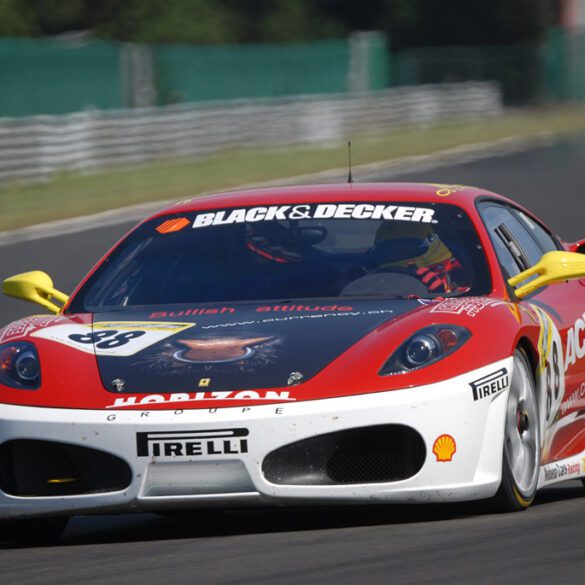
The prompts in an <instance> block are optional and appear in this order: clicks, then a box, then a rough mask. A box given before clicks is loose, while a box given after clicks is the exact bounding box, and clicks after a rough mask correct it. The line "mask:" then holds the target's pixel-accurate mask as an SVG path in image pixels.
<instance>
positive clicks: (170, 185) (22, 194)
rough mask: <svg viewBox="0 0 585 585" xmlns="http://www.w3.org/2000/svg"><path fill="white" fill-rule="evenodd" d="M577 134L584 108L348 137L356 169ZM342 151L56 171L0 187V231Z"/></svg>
mask: <svg viewBox="0 0 585 585" xmlns="http://www.w3.org/2000/svg"><path fill="white" fill-rule="evenodd" d="M583 131H585V108H562V109H560V108H559V109H547V110H529V111H521V112H515V113H508V114H506V115H504V116H502V117H500V118H496V119H489V120H476V121H457V122H455V121H454V122H449V123H442V124H438V125H436V126H431V127H400V128H389V129H388V131H387V132H385V133H382V132H381V133H378V134H375V135H373V134H370V135H364V136H354V137H353V139H352V156H353V163H354V165H356V166H357V165H360V164H365V163H372V162H377V161H385V160H391V159H394V158H397V157H403V156H411V155H420V154H430V153H433V152H437V151H440V150H444V149H448V148H453V147H455V146H459V145H464V144H471V143H477V142H486V141H491V140H497V139H500V138H506V137H511V136H520V137H530V136H536V135H537V134H539V133H541V132H551V133H554V134H558V135H566V134H571V133H579V132H583ZM346 148H347V147H346V144H345V143H340V144H338V145H334V146H330V147H326V148H323V147H311V148H308V147H307V148H294V149H241V150H230V151H224V152H221V153H219V154H217V155H215V156H212V157H210V158H206V159H191V160H184V159H182V160H173V161H165V162H158V163H154V164H150V165H148V166H143V167H140V168H137V167H134V168H114V169H108V170H104V171H102V172H100V173H99V174H92V175H90V174H81V173H61V174H58V175H56V176H55V177H54V178H53V179H51V180H50V181H48V182H46V183H41V184H39V183H37V184H17V183H13V184H9V185H6V186H3V187H2V188H0V210H1V213H0V231H3V230H10V229H15V228H18V227H22V226H26V225H32V224H35V223H40V222H44V221H51V220H55V219H62V218H66V217H75V216H79V215H84V214H88V213H94V212H98V211H104V210H106V209H113V208H116V207H123V206H125V205H131V204H134V203H143V202H147V201H157V200H166V199H182V198H184V197H186V196H194V195H197V194H199V193H204V192H209V191H220V190H225V189H229V188H232V187H236V186H238V185H243V184H250V183H255V182H261V181H269V180H277V179H281V178H286V177H292V176H295V175H302V174H307V173H312V172H317V171H322V170H326V169H332V168H343V167H344V165H345V161H346V159H347V153H346Z"/></svg>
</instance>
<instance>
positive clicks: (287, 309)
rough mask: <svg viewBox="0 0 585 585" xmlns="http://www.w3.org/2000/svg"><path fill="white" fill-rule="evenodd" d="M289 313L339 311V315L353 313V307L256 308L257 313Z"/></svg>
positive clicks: (280, 306) (299, 306)
mask: <svg viewBox="0 0 585 585" xmlns="http://www.w3.org/2000/svg"><path fill="white" fill-rule="evenodd" d="M287 311H288V312H289V313H290V312H291V311H339V312H341V313H343V312H347V311H353V307H340V306H337V305H323V306H321V305H313V306H311V305H294V304H292V305H274V306H272V307H270V306H266V307H258V308H257V309H256V312H257V313H270V312H275V313H278V312H287Z"/></svg>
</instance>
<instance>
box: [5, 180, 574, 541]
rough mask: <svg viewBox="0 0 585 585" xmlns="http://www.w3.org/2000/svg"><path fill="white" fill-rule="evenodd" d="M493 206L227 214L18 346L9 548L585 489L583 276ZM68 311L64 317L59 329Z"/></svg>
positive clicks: (471, 200) (81, 290) (134, 245)
mask: <svg viewBox="0 0 585 585" xmlns="http://www.w3.org/2000/svg"><path fill="white" fill-rule="evenodd" d="M582 247H583V244H582V243H581V242H577V243H575V244H567V243H564V242H562V241H561V240H560V239H559V238H558V237H557V236H555V235H554V234H552V233H551V232H550V231H549V230H548V229H547V228H546V226H544V224H542V223H541V222H540V221H539V220H538V219H537V218H536V217H534V216H533V215H532V214H531V213H530V212H528V211H526V210H525V209H523V208H521V207H520V206H518V205H517V204H515V203H513V202H512V201H510V200H508V199H505V198H503V197H501V196H499V195H496V194H494V193H490V192H489V191H486V190H484V189H477V188H473V187H462V186H457V185H426V184H425V185H422V184H361V185H360V184H345V185H320V186H309V187H292V188H278V189H276V188H271V189H263V190H254V191H242V192H237V193H228V194H221V195H215V196H210V197H204V198H197V199H193V200H191V201H187V202H183V203H179V204H176V205H173V206H171V207H169V208H167V209H165V210H163V211H161V212H159V213H157V214H155V215H154V216H152V217H150V218H148V219H146V220H145V221H143V222H142V223H141V224H140V225H138V226H137V227H136V228H134V229H133V230H132V231H131V232H130V233H129V234H128V235H127V236H126V237H125V238H123V239H122V240H121V242H119V243H118V244H117V245H116V246H115V247H114V248H113V249H112V250H111V251H110V252H109V253H108V254H107V255H106V256H105V257H104V258H103V259H102V260H101V261H100V262H99V263H98V264H97V266H96V267H95V268H94V269H93V270H92V271H91V272H90V273H89V275H88V276H87V277H86V278H85V280H84V281H83V282H82V283H81V284H80V285H79V286H78V288H77V289H76V290H75V292H74V293H73V294H72V296H71V297H70V298H68V297H67V296H66V295H65V294H63V293H61V292H59V291H57V290H55V289H54V288H53V284H52V282H51V279H50V278H49V277H48V276H47V275H46V274H44V273H42V272H38V271H35V272H29V273H26V274H21V275H18V276H14V277H12V278H8V279H7V280H6V281H5V282H4V292H5V293H6V294H8V295H10V296H13V297H18V298H22V299H26V300H29V301H34V302H36V303H38V304H40V305H42V306H43V307H45V308H47V309H49V310H50V311H52V312H53V313H54V315H52V316H33V317H29V318H26V319H21V320H19V321H16V322H14V323H11V324H9V325H7V326H6V327H4V328H3V329H2V330H0V399H1V402H2V407H1V411H0V413H1V414H0V519H2V522H0V531H1V530H3V538H5V539H15V538H23V537H26V536H28V537H30V538H40V537H41V536H47V537H49V536H56V535H58V533H59V532H60V531H61V530H63V528H64V526H65V523H66V520H67V518H68V517H70V516H72V515H75V514H88V513H91V514H94V513H111V512H123V511H128V512H132V511H137V510H150V511H164V510H168V509H183V508H204V507H228V506H256V505H283V504H284V505H286V504H291V505H292V504H302V503H308V502H311V503H316V502H323V503H332V502H335V503H344V502H345V503H348V502H368V503H372V502H446V501H459V500H472V499H487V498H495V500H496V501H497V502H498V504H499V505H500V506H501V507H503V508H505V509H510V510H512V509H517V510H521V509H524V508H526V507H527V506H528V505H529V504H530V503H531V502H532V500H533V499H534V496H535V494H536V491H537V489H538V488H541V487H543V486H546V485H549V484H551V483H554V482H558V481H561V480H565V479H572V478H579V477H583V476H584V475H585V469H584V466H585V458H584V457H585V416H584V415H585V359H583V358H585V316H584V314H583V311H584V310H585V299H584V292H585V291H584V289H583V286H584V283H585V281H581V280H580V278H581V277H583V276H585V258H584V257H583V256H582V255H581V254H579V253H578V252H580V251H581V249H582ZM61 304H62V306H60V305H61Z"/></svg>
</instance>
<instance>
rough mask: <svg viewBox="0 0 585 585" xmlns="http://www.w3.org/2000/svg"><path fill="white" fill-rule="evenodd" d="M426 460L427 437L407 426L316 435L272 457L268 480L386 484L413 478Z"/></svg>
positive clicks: (267, 460) (268, 463)
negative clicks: (425, 438)
mask: <svg viewBox="0 0 585 585" xmlns="http://www.w3.org/2000/svg"><path fill="white" fill-rule="evenodd" d="M425 457H426V449H425V444H424V441H423V439H422V437H421V436H420V435H419V433H418V432H417V431H415V430H414V429H412V428H410V427H407V426H404V425H378V426H372V427H360V428H356V429H349V430H345V431H337V432H335V433H328V434H325V435H317V436H316V437H311V438H310V439H304V440H302V441H298V442H296V443H291V444H289V445H286V446H284V447H281V448H279V449H276V451H272V453H269V454H268V455H267V456H266V458H265V459H264V462H263V464H262V472H263V473H264V476H265V477H266V479H267V480H268V481H269V482H271V483H275V484H282V485H336V484H362V483H384V482H392V481H400V480H403V479H408V478H409V477H412V476H413V475H415V474H416V473H418V471H419V470H420V469H421V467H422V466H423V464H424V461H425Z"/></svg>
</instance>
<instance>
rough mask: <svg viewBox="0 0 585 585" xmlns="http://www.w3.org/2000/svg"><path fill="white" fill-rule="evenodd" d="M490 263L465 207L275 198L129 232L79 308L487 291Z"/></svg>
mask: <svg viewBox="0 0 585 585" xmlns="http://www.w3.org/2000/svg"><path fill="white" fill-rule="evenodd" d="M490 290H491V280H490V276H489V270H488V266H487V262H486V259H485V256H484V253H483V249H482V246H481V245H480V241H479V238H478V236H477V234H476V232H475V229H474V227H473V224H472V222H471V220H470V219H469V217H468V216H467V215H466V213H465V212H464V211H463V210H462V209H460V208H459V207H456V206H453V205H450V204H445V203H440V204H431V203H428V204H412V203H399V202H392V203H390V202H384V203H380V202H373V203H364V202H356V203H322V204H294V205H267V206H262V207H242V208H227V209H216V210H205V211H198V212H190V213H184V214H173V215H167V216H163V217H159V218H156V219H153V220H149V221H147V222H145V223H144V224H142V225H141V226H139V227H138V228H137V229H136V230H134V231H133V232H132V233H130V235H129V236H127V238H126V239H125V240H124V241H123V242H122V243H121V244H120V245H119V246H118V247H117V248H116V249H115V250H114V251H113V252H112V253H111V254H110V256H109V257H108V258H107V259H106V261H105V262H104V263H102V264H101V266H100V267H99V268H98V270H96V271H95V272H94V273H93V275H92V276H91V277H90V278H89V279H88V281H87V282H86V283H85V284H84V286H83V287H82V288H81V289H80V290H79V292H78V293H77V295H76V296H75V298H74V299H73V302H72V305H71V307H70V309H69V311H70V312H76V311H90V312H93V311H98V310H104V309H116V308H123V307H136V306H145V305H149V306H150V305H169V304H181V303H194V302H197V303H216V302H228V301H229V302H235V301H252V300H279V301H281V300H284V299H301V298H303V299H307V298H336V297H378V298H389V299H396V298H402V299H409V298H410V299H416V298H436V297H449V296H462V295H480V294H486V293H488V292H489V291H490Z"/></svg>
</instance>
